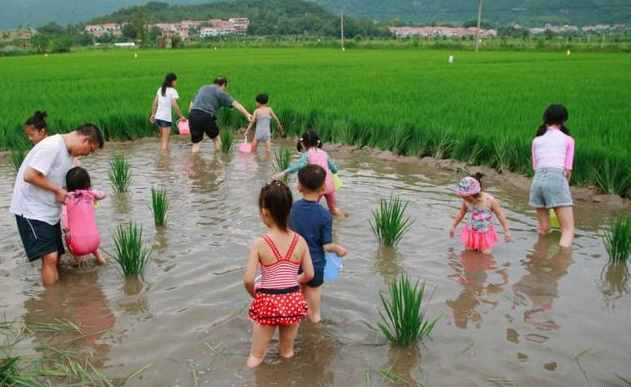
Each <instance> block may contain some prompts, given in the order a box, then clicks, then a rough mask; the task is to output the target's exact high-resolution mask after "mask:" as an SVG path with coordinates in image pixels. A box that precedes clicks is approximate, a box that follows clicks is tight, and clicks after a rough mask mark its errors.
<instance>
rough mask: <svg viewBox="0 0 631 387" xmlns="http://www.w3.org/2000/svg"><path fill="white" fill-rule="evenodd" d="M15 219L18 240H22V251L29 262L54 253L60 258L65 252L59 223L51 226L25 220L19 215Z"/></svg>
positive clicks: (32, 220)
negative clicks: (18, 234) (18, 235)
mask: <svg viewBox="0 0 631 387" xmlns="http://www.w3.org/2000/svg"><path fill="white" fill-rule="evenodd" d="M15 219H16V221H17V224H18V231H19V233H20V238H22V244H23V245H24V251H25V252H26V256H27V257H28V260H29V261H30V262H33V261H36V260H38V259H40V258H42V257H43V256H44V255H47V254H50V253H54V252H55V251H56V252H58V253H59V255H60V256H61V255H63V254H64V253H65V252H66V251H65V250H64V242H63V241H62V238H61V226H60V224H59V223H57V224H56V225H54V226H51V225H50V224H48V223H46V222H42V221H39V220H35V219H27V218H25V217H23V216H19V215H16V216H15Z"/></svg>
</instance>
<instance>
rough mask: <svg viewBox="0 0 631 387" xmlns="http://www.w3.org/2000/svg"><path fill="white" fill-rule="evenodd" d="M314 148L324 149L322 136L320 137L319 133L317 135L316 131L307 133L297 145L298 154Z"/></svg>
mask: <svg viewBox="0 0 631 387" xmlns="http://www.w3.org/2000/svg"><path fill="white" fill-rule="evenodd" d="M314 146H316V147H318V148H322V141H320V136H318V133H316V132H315V130H309V131H306V132H305V133H304V134H303V135H302V136H301V137H300V138H299V139H298V144H296V148H297V149H298V152H302V151H303V150H307V149H309V148H313V147H314Z"/></svg>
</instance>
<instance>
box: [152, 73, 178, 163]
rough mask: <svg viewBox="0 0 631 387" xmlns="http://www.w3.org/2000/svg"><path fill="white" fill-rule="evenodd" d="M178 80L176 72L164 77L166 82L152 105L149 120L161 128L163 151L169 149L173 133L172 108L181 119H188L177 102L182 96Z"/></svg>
mask: <svg viewBox="0 0 631 387" xmlns="http://www.w3.org/2000/svg"><path fill="white" fill-rule="evenodd" d="M176 82H177V76H176V75H175V74H174V73H168V74H167V75H166V77H165V78H164V82H162V86H160V88H159V89H158V92H157V93H156V96H155V98H154V99H153V105H152V107H151V117H150V118H149V121H151V123H153V124H156V126H157V127H158V128H159V129H160V150H162V151H166V150H168V149H169V135H170V134H171V126H172V117H171V109H172V108H174V109H175V112H176V113H177V115H178V116H179V117H180V121H186V117H184V115H183V114H182V111H181V110H180V107H179V106H178V104H177V100H178V98H180V96H179V94H178V93H177V90H175V84H176Z"/></svg>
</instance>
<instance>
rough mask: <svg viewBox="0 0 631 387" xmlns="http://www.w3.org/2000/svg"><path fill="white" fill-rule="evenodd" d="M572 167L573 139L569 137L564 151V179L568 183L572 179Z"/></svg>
mask: <svg viewBox="0 0 631 387" xmlns="http://www.w3.org/2000/svg"><path fill="white" fill-rule="evenodd" d="M573 165H574V139H573V138H571V137H569V138H568V140H567V145H566V150H565V177H566V178H567V180H568V181H569V180H570V179H571V178H572V167H573Z"/></svg>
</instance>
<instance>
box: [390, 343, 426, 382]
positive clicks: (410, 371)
mask: <svg viewBox="0 0 631 387" xmlns="http://www.w3.org/2000/svg"><path fill="white" fill-rule="evenodd" d="M419 358H420V354H419V350H418V348H417V347H416V346H413V347H411V348H399V347H394V346H393V347H391V348H390V350H389V351H388V360H389V362H390V367H389V368H388V369H387V370H388V373H389V374H390V375H391V377H390V378H386V379H387V380H388V381H389V382H390V383H389V384H390V385H391V386H397V387H400V386H406V385H408V386H419V385H422V383H421V380H420V373H421V372H420V371H421V370H420V365H419ZM417 374H419V375H418V376H417Z"/></svg>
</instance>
